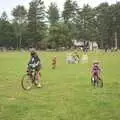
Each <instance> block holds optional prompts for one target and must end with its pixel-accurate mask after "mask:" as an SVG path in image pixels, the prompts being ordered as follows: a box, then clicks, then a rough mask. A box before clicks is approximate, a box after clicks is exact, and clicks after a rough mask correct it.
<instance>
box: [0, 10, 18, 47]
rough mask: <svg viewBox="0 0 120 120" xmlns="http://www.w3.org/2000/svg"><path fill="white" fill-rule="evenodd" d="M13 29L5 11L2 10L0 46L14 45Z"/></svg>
mask: <svg viewBox="0 0 120 120" xmlns="http://www.w3.org/2000/svg"><path fill="white" fill-rule="evenodd" d="M15 42H16V41H15V35H14V30H13V27H12V25H11V23H9V21H8V18H7V14H6V12H3V13H2V15H1V18H0V46H4V47H7V48H8V47H15V44H16V43H15Z"/></svg>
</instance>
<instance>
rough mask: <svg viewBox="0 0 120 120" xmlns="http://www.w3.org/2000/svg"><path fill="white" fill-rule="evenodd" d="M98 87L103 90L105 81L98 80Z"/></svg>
mask: <svg viewBox="0 0 120 120" xmlns="http://www.w3.org/2000/svg"><path fill="white" fill-rule="evenodd" d="M98 87H100V88H102V87H103V80H101V79H100V80H98Z"/></svg>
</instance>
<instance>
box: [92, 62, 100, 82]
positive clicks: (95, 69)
mask: <svg viewBox="0 0 120 120" xmlns="http://www.w3.org/2000/svg"><path fill="white" fill-rule="evenodd" d="M100 73H101V68H100V66H99V62H98V61H94V62H93V65H92V71H91V74H92V79H94V78H95V77H97V79H98V80H101V78H100Z"/></svg>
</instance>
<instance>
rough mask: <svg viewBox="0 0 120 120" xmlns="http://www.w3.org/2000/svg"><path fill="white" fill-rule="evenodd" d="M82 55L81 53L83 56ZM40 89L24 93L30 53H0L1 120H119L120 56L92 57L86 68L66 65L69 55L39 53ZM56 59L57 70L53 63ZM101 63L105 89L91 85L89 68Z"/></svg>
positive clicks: (116, 54) (99, 55)
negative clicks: (95, 61) (53, 59)
mask: <svg viewBox="0 0 120 120" xmlns="http://www.w3.org/2000/svg"><path fill="white" fill-rule="evenodd" d="M80 54H81V55H82V53H80ZM39 55H40V57H41V59H42V63H43V69H42V71H41V72H42V78H41V82H42V85H43V87H42V88H41V89H38V88H33V89H32V90H31V91H24V90H23V89H22V88H21V78H22V76H23V74H24V73H25V71H26V67H27V62H28V59H29V53H28V52H9V53H0V68H1V69H0V120H120V100H119V99H120V71H119V67H120V55H119V53H103V52H97V53H89V54H88V57H89V61H88V63H85V64H81V63H79V64H74V65H73V64H71V65H68V64H66V63H65V57H66V52H39ZM54 55H56V56H57V68H56V69H55V70H52V69H51V59H52V57H53V56H54ZM94 59H99V60H100V61H101V66H102V68H103V73H102V78H103V80H104V87H103V88H95V89H94V88H93V87H91V85H90V67H91V64H92V61H93V60H94Z"/></svg>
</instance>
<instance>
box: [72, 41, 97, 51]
mask: <svg viewBox="0 0 120 120" xmlns="http://www.w3.org/2000/svg"><path fill="white" fill-rule="evenodd" d="M73 45H74V47H75V48H80V49H84V47H86V48H87V49H90V50H95V49H98V44H97V42H95V41H93V42H91V41H84V40H73Z"/></svg>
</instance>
